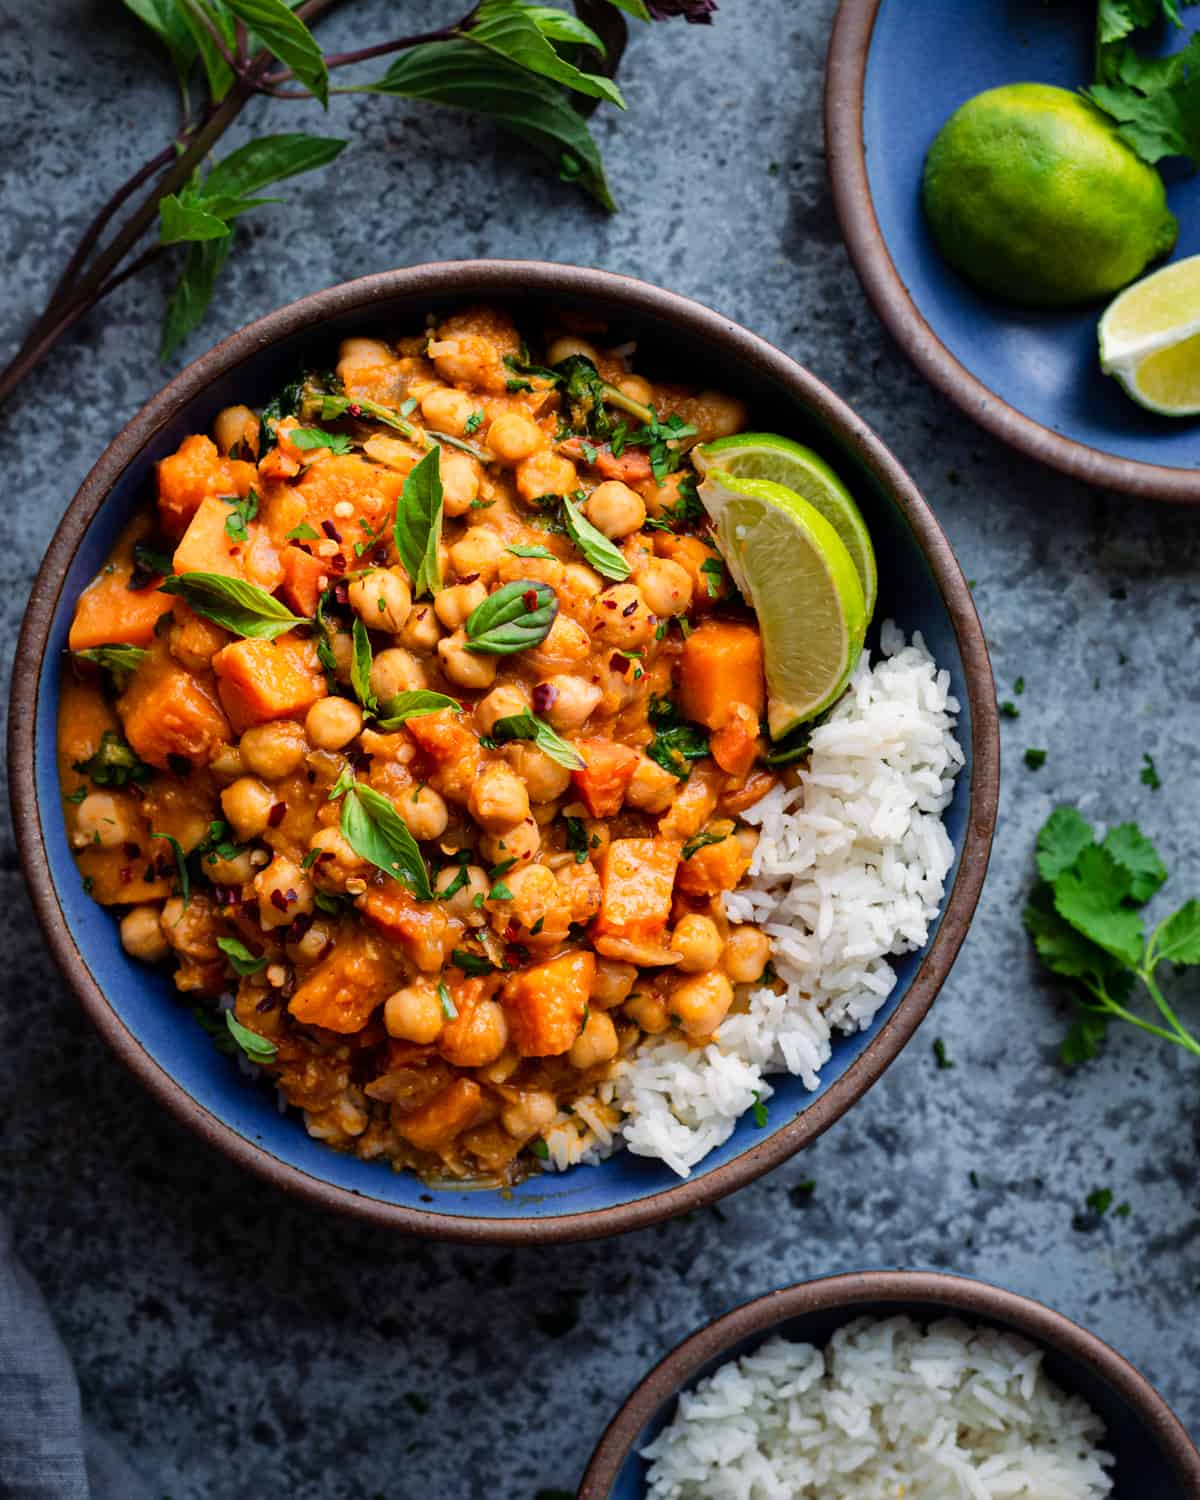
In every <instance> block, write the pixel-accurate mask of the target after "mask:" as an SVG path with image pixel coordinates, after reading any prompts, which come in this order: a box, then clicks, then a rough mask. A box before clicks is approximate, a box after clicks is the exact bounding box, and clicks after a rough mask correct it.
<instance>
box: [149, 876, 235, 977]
mask: <svg viewBox="0 0 1200 1500" xmlns="http://www.w3.org/2000/svg"><path fill="white" fill-rule="evenodd" d="M210 910H211V909H210V907H209V905H208V901H207V898H206V897H204V896H202V895H201V894H200V893H199V892H195V893H193V895H192V899H191V903H190V904H189V905H187V906H185V905H184V902H183V897H182V896H172V897H170V898H169V900H167V901H165V902H164V903H163V909H162V915H161V917H160V918H159V923H158V925H159V926H160V927H161V928H162V935H163V937H165V938H166V940H167V942H168V943H170V945H171V947H172V948H174V949H175V951H176V953H181V954H182V955H183V956H184V958H191V959H195V960H196V962H198V963H208V962H210V961H211V960H213V959H218V958H220V956H221V950H220V949H219V948H218V947H217V935H216V932H215V931H214V930H213V925H212V921H211V917H210Z"/></svg>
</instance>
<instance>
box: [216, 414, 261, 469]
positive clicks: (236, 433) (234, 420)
mask: <svg viewBox="0 0 1200 1500" xmlns="http://www.w3.org/2000/svg"><path fill="white" fill-rule="evenodd" d="M213 442H215V443H216V445H217V447H218V449H219V450H220V453H221V457H222V458H232V457H233V456H234V455H235V454H236V456H237V457H238V458H257V457H258V418H257V417H256V416H255V415H254V413H253V412H252V411H251V410H250V408H249V407H248V406H227V407H225V408H224V409H223V410H222V411H219V412H218V413H217V415H216V419H215V420H214V422H213Z"/></svg>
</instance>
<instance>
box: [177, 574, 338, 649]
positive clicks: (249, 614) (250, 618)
mask: <svg viewBox="0 0 1200 1500" xmlns="http://www.w3.org/2000/svg"><path fill="white" fill-rule="evenodd" d="M159 590H160V592H161V593H164V594H174V595H176V596H177V597H178V598H180V599H182V600H184V602H185V603H186V604H188V605H189V606H190V607H191V608H192V609H194V610H195V611H196V613H197V614H198V615H203V616H204V618H205V619H206V620H212V621H213V623H214V624H216V625H221V626H223V627H224V628H225V629H226V630H231V631H233V633H234V635H240V636H245V637H249V638H251V639H254V640H268V641H273V640H274V639H275V637H276V636H279V635H284V634H285V633H286V632H287V631H289V630H295V628H296V627H297V626H298V625H308V624H309V623H310V622H309V621H308V620H305V619H301V617H300V616H299V615H294V614H292V612H291V610H289V609H288V608H286V606H284V605H282V604H281V603H280V602H279V600H278V599H276V598H275V597H274V595H273V594H268V593H267V591H266V589H260V588H259V586H258V585H257V584H256V583H247V582H246V581H245V579H243V578H227V577H226V576H225V575H224V574H223V573H173V574H172V575H171V577H170V578H164V579H163V581H162V583H161V584H160V585H159Z"/></svg>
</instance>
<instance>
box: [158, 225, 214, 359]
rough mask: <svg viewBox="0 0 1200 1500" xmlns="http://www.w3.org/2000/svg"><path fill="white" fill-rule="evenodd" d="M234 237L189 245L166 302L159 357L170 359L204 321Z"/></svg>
mask: <svg viewBox="0 0 1200 1500" xmlns="http://www.w3.org/2000/svg"><path fill="white" fill-rule="evenodd" d="M230 244H231V240H230V239H229V238H228V237H226V238H225V239H220V240H206V241H204V242H202V243H200V244H192V245H190V246H189V247H188V253H187V257H186V258H185V260H184V262H183V271H182V273H181V275H180V277H179V282H178V284H177V285H176V287H175V290H174V291H173V292H172V293H171V296H170V299H169V300H168V302H167V311H166V314H165V316H164V318H163V331H162V341H161V343H160V345H159V351H158V357H159V358H160V359H164V360H166V359H170V358H171V356H172V355H173V354H174V353H175V351H176V349H178V348H179V346H180V344H182V343H183V341H184V339H186V338H187V337H188V335H189V334H191V333H194V332H195V330H196V329H197V328H199V326H200V324H201V323H202V322H203V321H204V314H205V313H206V312H207V311H208V304H209V303H210V302H211V301H212V294H213V288H214V286H215V285H216V280H217V277H218V276H219V275H220V273H221V267H222V266H223V265H224V264H225V259H226V257H227V256H228V254H229V247H230Z"/></svg>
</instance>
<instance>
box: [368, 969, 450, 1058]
mask: <svg viewBox="0 0 1200 1500" xmlns="http://www.w3.org/2000/svg"><path fill="white" fill-rule="evenodd" d="M445 1023H446V1017H445V1014H444V1013H443V1011H442V1002H441V1000H440V999H439V998H438V992H437V986H436V985H434V984H431V983H430V981H429V980H427V979H419V980H417V982H416V983H415V984H408V985H405V987H404V988H403V989H402V990H394V991H393V992H392V993H391V994H390V995H389V996H388V997H387V999H386V1000H385V1001H384V1005H383V1026H384V1030H385V1031H386V1032H387V1034H388V1036H392V1037H395V1038H396V1040H397V1041H400V1042H416V1043H418V1044H419V1045H420V1046H422V1047H427V1046H428V1045H429V1043H430V1042H436V1041H437V1039H438V1037H439V1036H441V1034H442V1027H443V1026H444V1025H445Z"/></svg>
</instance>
